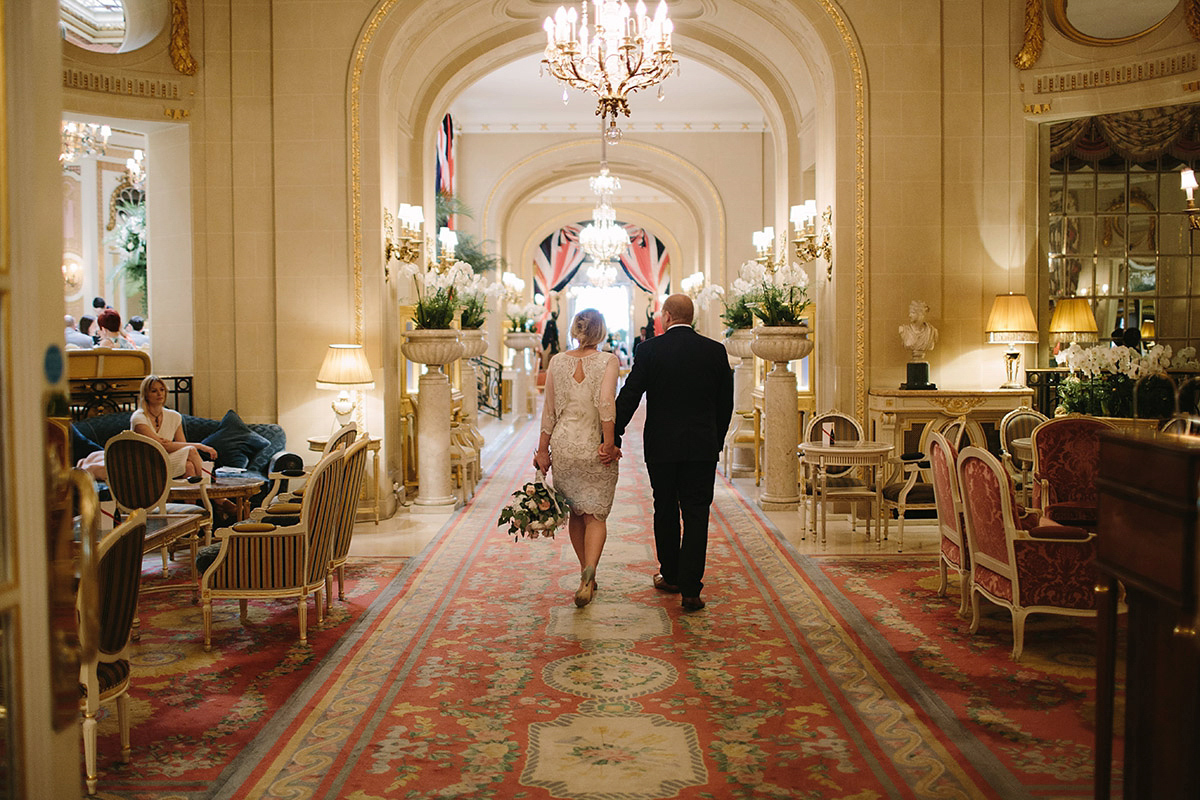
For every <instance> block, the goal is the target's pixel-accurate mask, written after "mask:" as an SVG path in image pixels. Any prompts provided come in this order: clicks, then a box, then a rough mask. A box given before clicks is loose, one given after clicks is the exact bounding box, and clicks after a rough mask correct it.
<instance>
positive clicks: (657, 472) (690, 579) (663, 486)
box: [646, 459, 717, 597]
mask: <svg viewBox="0 0 1200 800" xmlns="http://www.w3.org/2000/svg"><path fill="white" fill-rule="evenodd" d="M646 472H647V473H648V475H649V476H650V487H651V489H652V490H653V491H654V544H655V547H656V549H657V551H658V564H659V571H660V572H661V573H662V576H663V579H664V580H666V582H667V583H673V584H675V585H676V586H678V587H679V591H680V593H681V594H682V595H683V596H684V597H699V596H700V590H701V589H702V588H704V583H703V580H702V579H703V577H704V562H705V558H706V556H707V554H708V512H709V509H710V507H711V506H712V500H713V484H714V481H715V480H716V472H717V462H716V460H715V459H714V460H712V461H655V462H653V463H651V462H647V463H646ZM681 519H682V521H683V534H682V536H681V535H680V520H681Z"/></svg>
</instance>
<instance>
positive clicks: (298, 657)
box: [98, 555, 407, 800]
mask: <svg viewBox="0 0 1200 800" xmlns="http://www.w3.org/2000/svg"><path fill="white" fill-rule="evenodd" d="M406 561H407V559H403V558H394V559H377V560H374V561H372V562H371V563H367V562H364V561H361V560H355V559H351V560H350V561H349V562H347V568H346V573H347V574H346V578H347V586H346V599H345V601H339V600H337V599H336V594H337V584H336V582H335V583H334V594H335V598H334V602H333V609H332V612H331V614H330V616H329V617H326V619H325V625H324V627H323V628H322V629H320V630H318V629H317V628H316V625H315V620H316V616H315V614H316V612H315V607H314V606H313V604H312V601H311V600H310V601H309V613H308V624H309V627H308V645H302V644H300V641H299V624H298V622H297V619H296V605H295V603H294V602H284V601H254V602H251V603H250V604H249V613H250V624H249V625H248V626H246V627H243V626H242V625H241V623H240V621H239V619H238V604H237V601H236V600H232V601H225V602H218V603H216V604H214V606H213V628H214V629H213V649H212V651H211V652H208V653H205V652H204V647H203V644H204V636H203V633H202V627H201V617H200V606H199V605H192V603H191V593H190V592H189V591H187V590H186V589H182V590H180V591H176V592H164V593H153V594H144V595H143V596H142V600H141V603H140V609H139V610H140V614H141V631H142V633H141V640H140V642H138V643H136V644H135V645H134V649H133V656H132V670H133V671H132V688H131V690H130V704H129V707H130V710H131V712H132V720H133V726H132V730H131V740H132V741H131V744H132V758H131V761H130V763H129V764H122V763H121V762H120V759H119V756H120V751H121V744H120V738H119V732H118V728H117V720H116V713H115V706H114V705H107V706H105V713H106V715H107V716H105V717H104V718H103V719H102V721H101V724H100V738H99V761H98V766H99V768H100V772H101V774H100V786H99V793H100V796H101V797H112V798H118V797H120V798H137V800H143V799H144V800H150V798H154V799H155V800H167V799H171V800H174V799H175V798H178V799H179V800H182V799H183V798H193V797H205V796H209V794H208V793H209V789H210V786H211V785H212V783H213V781H215V780H216V779H217V778H218V776H219V775H220V774H221V772H222V770H224V769H225V768H227V767H228V766H229V765H230V763H231V762H233V761H234V759H235V758H236V757H237V756H238V755H239V754H241V753H242V752H243V750H244V749H245V748H246V746H247V745H248V744H250V742H251V741H252V740H253V739H254V737H255V736H256V735H257V734H258V733H259V732H260V731H261V730H262V728H263V726H264V725H265V724H266V723H267V721H268V720H269V719H270V718H271V716H272V715H273V714H275V713H276V712H278V711H280V709H282V708H284V707H285V706H286V705H287V703H288V701H289V699H290V698H291V697H292V696H293V694H294V693H295V692H296V691H297V690H298V689H299V687H300V686H301V685H302V684H303V683H304V682H305V680H306V679H308V678H309V676H310V673H313V672H314V671H318V672H319V670H320V665H321V664H322V662H323V661H324V660H325V659H326V656H328V655H329V654H330V653H331V651H332V652H336V650H337V647H338V644H339V642H340V641H342V640H343V639H344V637H346V636H347V633H348V632H350V631H352V630H353V629H354V626H355V623H356V622H361V621H362V619H363V616H364V614H365V613H366V612H367V610H368V608H369V607H370V606H371V603H372V601H373V600H375V598H377V597H378V596H379V594H380V591H381V590H382V589H383V588H384V587H386V586H388V585H389V584H391V583H392V582H393V580H394V579H395V578H396V576H397V575H399V574H400V572H401V570H402V569H403V567H404V564H405V562H406ZM144 565H145V566H144V574H143V581H144V583H143V585H144V586H154V585H161V583H162V581H161V574H162V569H161V567H162V564H161V561H159V558H158V556H157V555H153V556H148V557H147V558H146V560H145V562H144Z"/></svg>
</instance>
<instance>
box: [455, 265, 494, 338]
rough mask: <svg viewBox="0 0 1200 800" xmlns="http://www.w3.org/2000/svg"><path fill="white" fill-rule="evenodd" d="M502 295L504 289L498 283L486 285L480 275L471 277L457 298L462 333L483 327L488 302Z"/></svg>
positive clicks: (485, 281)
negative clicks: (460, 311)
mask: <svg viewBox="0 0 1200 800" xmlns="http://www.w3.org/2000/svg"><path fill="white" fill-rule="evenodd" d="M502 294H504V287H503V286H502V285H501V284H499V283H494V282H493V283H488V282H487V280H486V279H485V278H484V277H483V276H482V275H478V274H476V275H472V276H471V279H470V280H469V281H468V282H467V283H466V284H465V285H464V286H463V287H462V288H461V289H460V290H459V292H458V298H459V303H460V307H461V308H462V316H461V317H460V318H459V323H460V325H461V327H462V329H463V330H464V331H466V330H473V329H476V328H481V327H483V323H484V322H486V321H487V312H488V301H489V300H491V299H492V298H494V297H498V296H500V295H502Z"/></svg>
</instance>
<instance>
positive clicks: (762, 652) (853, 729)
mask: <svg viewBox="0 0 1200 800" xmlns="http://www.w3.org/2000/svg"><path fill="white" fill-rule="evenodd" d="M533 433H535V431H534V430H533V427H532V426H529V429H528V430H527V432H526V433H525V434H524V435H523V436H520V437H517V440H516V441H515V442H514V443H513V445H512V446H511V447H510V448H509V449H508V451H507V453H506V454H505V455H503V456H502V457H500V459H499V463H497V464H494V465H493V466H492V468H491V469H489V471H488V477H487V478H485V480H484V481H483V482H482V483H481V484H480V486H479V489H478V494H477V495H476V497H475V499H474V501H473V502H472V504H471V505H469V506H468V507H467V508H466V509H464V510H463V511H462V512H461V513H459V514H457V515H456V516H455V517H453V518H452V519H451V521H450V522H449V523H448V524H447V526H446V527H445V528H444V529H443V531H442V532H441V533H440V534H439V536H438V538H436V539H435V540H434V541H433V542H432V543H431V544H430V546H429V547H428V548H427V549H426V551H425V552H424V553H422V554H421V555H420V556H418V557H417V558H416V559H415V562H416V564H415V566H416V568H415V569H414V570H412V571H410V572H406V575H405V576H402V578H401V579H400V580H399V581H398V583H399V584H401V586H400V587H399V589H398V590H397V591H396V593H395V595H394V597H389V599H387V600H386V603H387V607H386V608H385V609H383V610H381V611H380V613H379V614H378V616H377V617H376V618H375V620H374V622H373V623H372V624H371V625H370V626H369V628H364V629H362V630H361V631H360V636H359V639H358V641H357V642H356V643H355V644H353V645H352V646H348V647H346V648H344V649H343V651H342V652H340V653H339V657H340V661H339V663H338V664H337V667H336V669H328V668H326V669H323V670H322V671H321V674H320V675H318V676H316V677H315V678H314V679H313V680H311V681H309V682H308V683H307V684H306V685H305V687H303V690H302V692H301V693H300V696H299V697H298V698H297V702H296V703H294V704H293V705H292V706H290V707H289V708H288V709H287V710H286V712H285V713H280V714H277V715H276V716H275V717H274V718H273V719H272V720H271V722H270V723H269V725H268V726H267V728H265V729H264V731H263V733H262V734H260V736H259V737H258V739H257V741H256V742H255V743H254V746H253V747H252V748H250V749H249V750H248V752H247V753H246V754H245V757H244V758H241V759H239V761H238V763H236V764H235V765H233V766H232V767H231V768H230V769H227V770H226V771H225V772H224V773H223V774H222V776H221V778H220V781H219V783H218V784H217V785H216V786H215V787H214V788H213V794H212V795H211V796H219V797H238V798H243V797H245V798H346V799H347V800H382V799H383V798H389V799H390V798H410V799H412V800H416V799H417V798H447V797H455V798H457V797H463V798H465V797H470V798H505V799H507V798H522V799H525V798H585V799H587V800H651V799H652V798H667V797H680V798H714V799H715V798H762V797H779V798H782V797H787V798H813V800H816V798H846V799H847V800H850V799H853V800H871V799H872V798H1013V797H1034V796H1040V797H1073V796H1081V794H1082V793H1081V791H1079V789H1080V787H1081V786H1082V785H1083V784H1084V783H1085V782H1086V776H1085V775H1084V773H1085V771H1086V769H1085V767H1084V765H1083V763H1082V759H1083V755H1084V752H1085V751H1086V746H1087V738H1086V736H1085V731H1084V727H1085V726H1083V725H1081V724H1079V723H1078V720H1077V718H1078V716H1079V715H1080V714H1081V713H1083V712H1082V709H1084V708H1085V707H1086V704H1087V703H1088V697H1087V684H1086V681H1083V680H1078V681H1075V680H1074V679H1073V681H1065V680H1054V679H1047V680H1045V681H1044V682H1043V683H1034V682H1033V681H1035V680H1036V679H1037V676H1038V675H1040V674H1041V673H1038V672H1036V671H1034V670H1030V669H1028V668H1027V667H1025V666H1024V665H1012V664H1011V663H1010V662H1007V657H1006V655H1005V657H1004V659H1003V660H1002V662H1001V663H999V665H998V667H997V669H998V671H999V672H1000V673H1004V674H1007V675H1008V676H1009V677H1008V680H1009V682H1010V684H1011V685H1013V686H1015V685H1016V684H1019V683H1022V682H1030V683H1031V684H1032V685H1031V687H1030V690H1029V691H1017V690H1016V689H1015V688H1014V689H1013V690H1012V691H1010V692H1009V693H1008V695H1007V696H1005V695H1003V694H1002V693H1000V692H996V693H995V694H994V695H991V696H994V697H996V698H999V699H1000V700H1003V702H1004V704H1005V705H1004V706H1001V707H999V708H995V709H988V708H986V707H977V708H974V710H973V711H972V712H971V714H962V715H960V713H959V712H958V711H956V707H955V705H954V704H952V703H950V702H948V701H947V700H946V699H943V698H942V697H941V696H940V695H939V694H938V693H937V691H936V690H934V689H931V687H930V686H928V685H926V684H925V683H923V682H922V680H920V677H919V676H920V673H919V672H917V671H916V670H915V669H914V668H913V667H911V666H909V665H907V664H905V663H904V661H903V660H902V659H901V658H900V656H899V655H898V654H897V652H896V650H895V649H894V648H893V647H892V646H891V645H889V643H888V641H887V640H886V639H885V638H884V636H883V635H882V634H880V633H879V632H878V631H876V630H875V629H874V628H873V627H872V622H871V621H870V620H868V618H866V617H864V615H863V612H860V611H858V610H857V608H856V606H855V605H854V603H852V602H851V601H850V600H848V599H847V597H846V596H844V595H842V594H841V590H839V589H838V588H837V585H836V583H835V581H834V580H833V579H831V578H830V577H829V575H827V574H826V573H825V572H823V571H822V568H821V567H820V566H818V565H817V563H816V562H815V561H813V560H811V559H806V558H803V557H800V556H798V555H797V554H796V553H795V552H794V551H793V550H792V549H791V548H790V547H789V546H788V545H787V544H786V543H785V542H784V541H783V540H782V539H781V537H779V536H778V534H777V533H776V532H775V531H773V530H772V529H771V528H770V526H769V525H768V524H767V523H765V522H764V520H763V518H762V517H761V516H760V515H759V514H758V513H757V512H756V511H755V510H754V509H753V508H752V507H751V506H750V505H749V504H748V503H747V502H746V501H745V499H744V498H742V497H741V496H740V495H739V494H738V493H737V492H736V491H735V490H734V489H733V488H732V487H731V486H730V485H729V484H727V483H726V482H725V481H724V480H723V479H718V483H717V492H716V503H715V506H714V513H713V517H712V524H711V530H710V540H709V564H708V570H707V573H706V576H705V581H706V588H705V600H706V601H707V603H708V607H707V608H706V609H704V610H703V611H700V612H696V613H691V614H686V613H683V612H682V611H681V609H680V607H679V598H678V595H668V594H663V593H661V592H656V591H655V590H654V589H653V588H652V587H651V585H650V577H651V575H652V574H653V573H654V572H655V561H654V558H653V552H652V550H653V545H652V537H651V534H650V532H649V531H648V530H647V520H648V519H649V518H650V516H651V503H650V494H649V487H648V485H647V482H646V478H645V473H644V471H643V468H642V465H641V464H640V463H638V461H637V460H636V457H634V458H630V457H629V455H630V453H631V452H633V453H636V452H637V443H636V437H630V438H631V439H634V441H633V442H630V441H629V440H628V439H627V449H626V456H627V457H626V459H625V460H624V461H623V462H622V476H621V480H620V483H619V485H618V496H617V500H616V503H615V504H614V510H613V514H612V516H611V517H610V518H609V539H608V544H607V546H606V548H605V556H604V559H603V561H602V562H601V565H600V569H599V570H598V572H597V576H596V579H597V581H598V583H599V591H598V593H597V597H596V600H595V601H593V603H592V604H591V605H589V606H587V607H585V608H583V609H577V608H575V607H574V605H573V603H572V594H573V592H574V589H575V587H576V585H577V583H578V577H577V575H578V572H577V570H578V567H577V564H576V561H575V558H574V555H573V553H572V551H571V548H570V544H569V542H568V540H567V537H566V535H565V532H564V533H562V534H560V535H559V536H558V538H556V539H554V540H536V541H519V542H514V541H513V540H512V539H511V538H510V537H509V536H507V535H506V533H505V531H504V530H502V529H500V528H497V527H496V524H495V523H496V517H497V515H498V512H499V509H500V508H501V506H502V505H503V504H504V502H505V501H506V500H507V499H508V495H509V493H510V492H511V491H513V489H514V488H515V487H516V486H518V485H520V483H521V482H523V481H524V480H525V479H526V478H528V477H529V475H528V474H526V471H525V469H524V465H525V462H526V459H527V453H528V451H529V450H530V445H531V443H532V435H533ZM910 563H911V562H909V561H906V560H896V561H894V562H893V565H894V566H895V567H896V568H898V569H903V568H907V566H908V565H910ZM826 569H829V567H828V566H827V567H826ZM933 569H934V565H933V563H932V562H929V561H925V562H922V563H921V564H920V565H919V570H920V571H921V572H922V574H924V575H928V574H931V573H932V571H933ZM881 573H882V571H881ZM875 577H876V578H878V579H879V580H881V581H882V580H883V579H884V578H885V577H886V576H885V575H883V574H878V575H876V576H875ZM907 577H908V578H914V576H913V575H908V576H907ZM838 579H839V580H841V581H842V583H843V585H844V586H845V587H846V591H847V592H852V591H858V588H857V584H856V583H855V580H856V579H855V578H854V577H853V576H852V575H850V574H849V573H846V574H843V575H839V578H838ZM922 580H924V578H922ZM866 583H870V580H868V581H866ZM880 591H881V592H885V593H886V592H890V591H898V587H896V588H893V589H887V588H882V589H880ZM873 599H877V598H873ZM937 603H939V604H944V605H945V606H946V608H948V609H951V610H952V609H953V608H957V600H956V599H954V598H937ZM931 605H932V601H931ZM909 612H910V613H914V614H915V613H919V612H920V609H919V608H912V609H909ZM889 624H899V622H892V623H889ZM909 627H911V628H913V629H916V628H918V627H920V626H918V625H911V626H909ZM1033 645H1034V642H1033V639H1032V638H1031V646H1033ZM995 646H998V645H995ZM954 655H957V652H955V653H954ZM981 658H982V656H981ZM959 689H960V690H961V691H962V693H963V694H964V695H969V694H971V691H970V687H969V686H959ZM987 702H990V700H989V699H988V698H987V697H985V698H984V703H985V705H986V703H987ZM1056 702H1057V704H1058V705H1059V708H1058V713H1060V714H1062V715H1063V716H1064V718H1069V721H1068V722H1063V723H1060V722H1059V721H1057V720H1055V721H1054V724H1050V717H1051V713H1052V711H1053V709H1052V708H1051V706H1052V705H1053V704H1054V703H1056ZM965 705H971V704H970V703H965ZM1017 707H1019V708H1017ZM1027 710H1028V711H1029V712H1030V713H1026V712H1027ZM1039 710H1041V711H1045V712H1046V714H1045V720H1044V721H1043V724H1041V725H1040V726H1039V725H1036V724H1035V722H1034V719H1033V716H1032V712H1037V711H1039ZM1018 711H1019V713H1018ZM1006 716H1011V717H1014V718H1016V719H1017V720H1018V723H1019V725H1021V726H1024V727H1023V729H1022V736H1023V737H1024V738H1023V739H1014V740H1011V741H1008V740H1004V737H1003V735H999V736H996V735H992V734H994V733H995V731H996V730H1003V729H1004V725H1005V724H1006V723H1005V721H1004V718H1005V717H1006ZM992 718H994V719H992ZM975 719H978V720H982V721H983V722H984V723H987V725H990V726H991V728H990V729H985V728H986V727H987V726H984V725H980V724H978V723H977V722H976V721H975ZM1064 731H1065V732H1064ZM1059 738H1062V739H1063V740H1064V741H1062V742H1061V743H1059V742H1058V739H1059ZM1043 742H1047V743H1053V744H1055V747H1054V748H1053V749H1052V750H1051V751H1050V752H1049V753H1048V755H1047V758H1049V759H1050V761H1051V763H1048V764H1046V765H1044V766H1045V769H1031V768H1030V762H1031V761H1032V760H1034V759H1035V758H1036V753H1037V752H1038V751H1039V750H1040V747H1041V745H1042V743H1043ZM993 747H996V748H998V749H1000V750H1001V751H1004V750H1007V752H999V753H993V752H992V750H991V748H993ZM1064 764H1065V765H1066V766H1067V767H1069V769H1067V773H1068V774H1065V775H1062V774H1059V773H1060V772H1062V770H1063V768H1064Z"/></svg>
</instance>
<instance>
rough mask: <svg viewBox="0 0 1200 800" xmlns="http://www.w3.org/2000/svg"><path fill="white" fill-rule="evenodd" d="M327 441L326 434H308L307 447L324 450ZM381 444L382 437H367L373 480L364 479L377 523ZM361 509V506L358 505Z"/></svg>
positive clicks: (380, 496)
mask: <svg viewBox="0 0 1200 800" xmlns="http://www.w3.org/2000/svg"><path fill="white" fill-rule="evenodd" d="M327 441H329V437H328V436H310V437H308V449H309V450H312V451H314V452H317V453H322V452H324V451H325V443H326V442H327ZM382 445H383V439H381V438H379V437H377V436H371V437H368V440H367V449H368V450H370V451H371V466H372V469H374V471H375V472H374V481H365V482H364V483H365V484H366V485H367V486H370V487H371V496H370V497H368V498H367V500H369V501H370V503H371V505H370V509H371V513H372V514H373V515H374V517H375V524H376V525H378V524H379V504H380V501H381V500H382V499H383V493H382V491H381V490H380V488H379V477H380V476H379V449H380V447H381V446H382ZM359 509H360V510H361V509H362V506H361V505H360V506H359Z"/></svg>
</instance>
